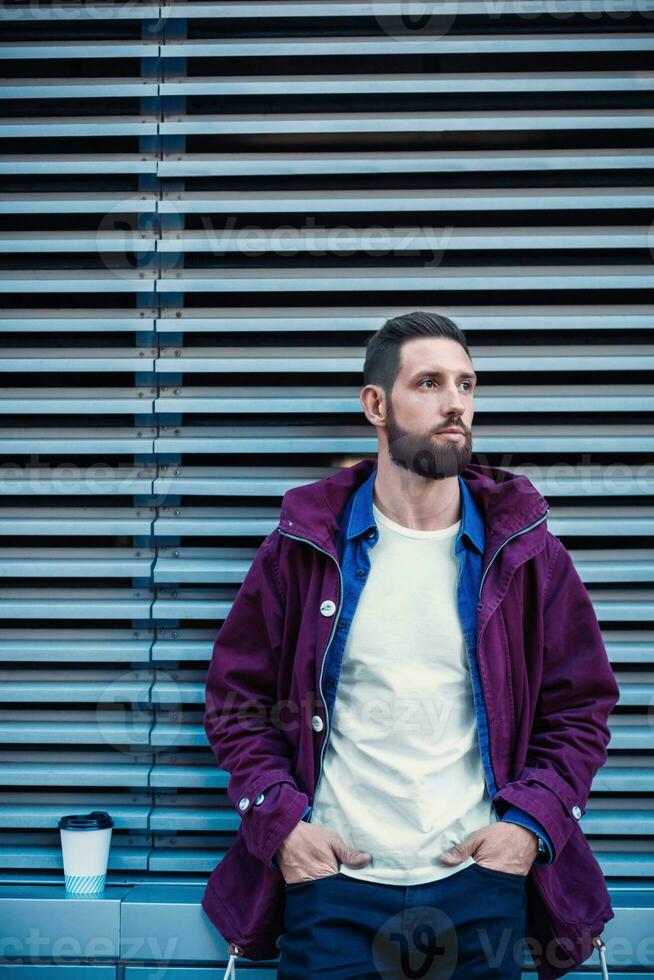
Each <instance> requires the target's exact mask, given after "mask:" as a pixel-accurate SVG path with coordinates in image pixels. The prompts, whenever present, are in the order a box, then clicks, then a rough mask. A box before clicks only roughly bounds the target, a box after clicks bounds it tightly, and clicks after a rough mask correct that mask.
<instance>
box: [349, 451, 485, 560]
mask: <svg viewBox="0 0 654 980" xmlns="http://www.w3.org/2000/svg"><path fill="white" fill-rule="evenodd" d="M376 476H377V467H375V468H374V469H373V471H372V472H371V474H370V476H369V477H368V478H367V479H366V480H364V481H363V483H362V484H361V486H359V487H358V489H357V490H356V491H355V492H354V499H353V501H352V509H351V511H350V516H349V519H348V522H347V527H346V528H345V536H346V538H348V539H349V538H354V537H356V536H357V535H359V534H364V533H365V532H366V531H369V530H370V528H375V527H376V526H377V524H376V521H375V517H374V514H373V511H372V503H373V492H374V485H375V477H376ZM458 480H459V487H460V489H461V527H460V529H459V537H462V536H463V535H466V536H467V538H468V539H469V541H470V542H471V543H472V544H473V545H474V547H475V548H476V549H477V551H478V552H479V554H480V555H483V553H484V520H483V517H482V516H481V513H480V511H479V508H478V507H477V505H476V503H475V500H474V497H473V496H472V494H471V493H470V491H469V490H468V487H467V484H466V482H465V480H463V479H462V478H461V476H460V475H459V477H458Z"/></svg>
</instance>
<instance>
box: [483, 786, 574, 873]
mask: <svg viewBox="0 0 654 980" xmlns="http://www.w3.org/2000/svg"><path fill="white" fill-rule="evenodd" d="M521 776H522V778H521V779H516V780H515V781H514V782H512V783H507V785H506V786H504V787H503V788H502V789H501V790H499V791H498V792H497V793H496V794H495V796H494V797H493V802H494V804H495V805H496V806H497V803H500V806H501V807H502V812H501V813H500V811H499V809H498V814H499V817H500V820H501V819H502V816H503V814H504V813H506V811H507V810H508V809H509V807H510V806H516V807H518V808H519V809H521V810H523V811H524V812H525V813H526V814H527V815H528V816H530V817H533V819H534V820H537V821H538V823H539V824H540V825H541V827H542V828H543V830H544V831H545V833H546V834H547V838H548V841H549V844H550V847H551V849H552V854H553V856H552V861H554V860H556V856H557V854H560V853H561V851H562V850H563V848H564V847H565V845H566V844H567V842H568V839H569V838H570V835H571V834H572V832H573V830H574V828H575V824H576V822H577V820H580V819H581V816H582V814H583V811H584V802H585V801H584V800H581V799H575V797H574V795H573V790H572V788H571V787H570V786H568V784H567V783H566V782H565V781H564V780H563V779H561V777H560V776H559V775H558V773H556V772H553V771H552V770H545V769H541V768H538V767H531V768H530V767H526V768H525V769H523V771H522V773H521ZM541 836H543V835H541Z"/></svg>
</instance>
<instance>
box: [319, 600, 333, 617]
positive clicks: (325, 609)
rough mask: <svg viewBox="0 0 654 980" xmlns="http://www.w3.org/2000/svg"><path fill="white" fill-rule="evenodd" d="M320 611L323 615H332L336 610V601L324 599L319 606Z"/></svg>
mask: <svg viewBox="0 0 654 980" xmlns="http://www.w3.org/2000/svg"><path fill="white" fill-rule="evenodd" d="M320 612H321V613H322V614H323V616H333V615H334V613H335V612H336V603H335V602H332V600H331V599H325V601H324V602H323V603H322V604H321V606H320Z"/></svg>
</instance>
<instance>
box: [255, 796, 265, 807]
mask: <svg viewBox="0 0 654 980" xmlns="http://www.w3.org/2000/svg"><path fill="white" fill-rule="evenodd" d="M264 800H265V796H264V795H263V793H259V795H258V796H257V798H256V800H255V801H254V805H255V806H261V804H262V803H263V801H264Z"/></svg>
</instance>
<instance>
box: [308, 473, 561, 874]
mask: <svg viewBox="0 0 654 980" xmlns="http://www.w3.org/2000/svg"><path fill="white" fill-rule="evenodd" d="M376 475H377V469H376V468H375V469H373V471H372V473H371V474H370V476H369V477H368V479H367V480H365V481H364V483H362V484H361V486H360V487H358V488H357V490H356V491H355V492H354V493H352V494H351V495H350V498H349V500H348V502H347V504H346V506H345V509H344V510H343V512H342V514H341V515H340V526H341V533H339V535H338V558H339V564H340V566H341V569H342V575H343V601H342V605H341V613H340V616H339V618H338V623H337V626H336V630H335V631H334V635H333V637H332V642H331V644H330V647H329V649H328V651H327V653H326V654H325V661H324V663H323V671H322V685H321V686H322V691H323V696H324V699H325V703H326V705H327V719H328V730H327V733H326V735H325V744H324V745H323V751H325V750H326V741H327V739H328V738H329V732H330V730H331V722H330V719H331V717H332V712H333V709H334V702H335V700H336V690H337V687H338V679H339V675H340V671H341V664H342V662H343V652H344V650H345V644H346V641H347V636H348V632H349V629H350V626H351V625H352V620H353V618H354V614H355V611H356V607H357V603H358V601H359V597H360V595H361V592H362V591H363V587H364V585H365V584H366V580H367V577H368V574H369V572H370V555H369V551H370V548H373V547H374V546H375V544H376V542H377V540H378V538H379V530H378V528H377V524H376V522H375V518H374V515H373V511H372V503H373V488H374V482H375V477H376ZM458 481H459V486H460V489H461V523H460V527H459V530H458V532H457V535H456V540H455V546H454V550H455V554H456V555H457V556H458V557H459V559H460V562H459V574H458V580H457V606H458V611H459V618H460V622H461V627H462V630H463V636H464V641H465V647H466V651H467V654H468V661H469V666H470V677H471V682H472V692H473V698H474V704H475V714H476V716H477V732H478V737H479V748H480V753H481V759H482V763H483V767H484V776H485V781H486V787H487V790H488V794H489V796H490V798H491V800H492V799H493V797H494V796H495V794H496V792H497V786H496V784H495V776H494V773H493V770H492V767H491V761H490V750H489V737H488V720H487V715H486V705H485V702H484V695H483V691H482V687H481V682H480V680H479V668H478V663H477V603H478V599H479V589H480V583H481V576H482V558H483V553H484V541H485V528H484V520H483V517H482V515H481V513H480V511H479V508H478V507H477V504H476V503H475V501H474V499H473V497H472V494H471V493H470V490H469V489H468V487H467V486H466V483H465V480H463V479H462V477H461V476H459V477H458ZM321 769H322V766H321ZM319 778H320V777H319ZM311 811H312V807H311V806H308V807H307V808H306V810H305V812H304V814H303V816H302V819H303V820H306V819H307V818H309V819H310V814H311ZM499 819H500V820H506V821H508V822H509V823H517V824H521V825H522V826H523V827H527V828H529V830H533V831H534V832H535V833H536V834H537V835H538V836H540V837H542V838H543V840H544V841H545V846H546V848H547V852H546V853H545V854H539V855H538V857H537V858H536V860H537V861H538V863H540V864H550V863H551V861H552V858H553V847H552V843H551V841H550V839H549V837H548V836H547V834H546V832H545V830H544V828H543V827H542V826H541V824H540V823H539V822H538V821H537V820H535V819H534V818H533V817H532V816H530V815H529V814H527V813H526V812H525V811H524V810H522V809H521V808H520V807H517V806H510V807H509V808H508V809H507V810H506V811H505V813H504V814H503V815H502V816H501V817H499Z"/></svg>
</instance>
